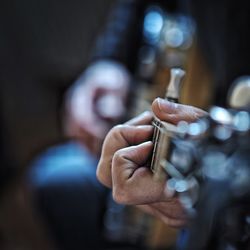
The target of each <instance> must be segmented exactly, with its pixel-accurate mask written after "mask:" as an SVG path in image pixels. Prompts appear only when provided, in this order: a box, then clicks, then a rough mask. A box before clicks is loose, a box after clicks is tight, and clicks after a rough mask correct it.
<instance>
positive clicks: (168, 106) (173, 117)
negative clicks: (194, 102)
mask: <svg viewBox="0 0 250 250" xmlns="http://www.w3.org/2000/svg"><path fill="white" fill-rule="evenodd" d="M152 110H153V112H154V114H155V115H156V116H157V117H158V118H159V119H160V120H162V121H166V122H170V123H173V124H175V125H176V124H177V123H178V122H180V121H187V122H194V121H196V120H197V119H198V118H200V117H202V116H205V115H206V114H207V113H206V112H205V111H203V110H201V109H199V108H195V107H192V106H188V105H183V104H177V103H173V102H169V101H167V100H165V99H161V98H157V99H155V100H154V102H153V103H152Z"/></svg>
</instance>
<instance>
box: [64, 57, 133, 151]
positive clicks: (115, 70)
mask: <svg viewBox="0 0 250 250" xmlns="http://www.w3.org/2000/svg"><path fill="white" fill-rule="evenodd" d="M129 82H130V76H129V73H128V72H127V71H126V69H125V68H124V67H123V66H122V65H120V64H118V63H114V62H111V61H100V62H97V63H95V64H93V65H91V66H90V67H89V68H88V69H87V70H86V71H85V72H84V73H83V75H82V76H81V77H80V78H79V79H78V80H77V82H76V83H75V84H74V85H73V87H72V88H71V90H70V92H69V94H68V96H67V98H66V110H67V118H66V125H65V127H66V133H67V135H69V136H71V137H72V136H73V137H76V138H80V139H81V141H82V142H83V143H84V144H85V146H87V147H88V148H89V150H90V151H91V152H93V153H98V152H99V148H100V145H101V142H102V140H103V139H104V137H105V135H106V133H107V131H108V130H109V129H110V128H111V127H112V126H113V125H114V124H115V123H117V122H118V121H119V120H120V119H121V117H122V116H123V115H124V113H125V111H126V98H127V95H128V90H129Z"/></svg>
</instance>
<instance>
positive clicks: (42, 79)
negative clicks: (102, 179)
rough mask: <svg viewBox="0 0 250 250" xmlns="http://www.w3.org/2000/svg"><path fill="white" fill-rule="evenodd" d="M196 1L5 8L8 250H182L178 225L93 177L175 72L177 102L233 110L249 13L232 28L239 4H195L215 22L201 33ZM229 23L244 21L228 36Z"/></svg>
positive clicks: (3, 181)
mask: <svg viewBox="0 0 250 250" xmlns="http://www.w3.org/2000/svg"><path fill="white" fill-rule="evenodd" d="M187 2H188V1H185V0H182V1H174V0H169V1H164V0H163V1H161V0H155V1H149V0H145V1H142V0H117V1H115V0H105V1H102V0H92V1H83V0H72V1H66V0H61V1H58V0H43V1H35V0H24V1H18V0H9V1H5V2H2V3H1V5H0V34H1V35H0V55H1V64H0V82H1V85H0V86H1V92H0V95H1V97H0V121H1V125H0V128H1V131H0V132H1V141H0V142H1V144H0V149H1V150H0V153H1V155H0V156H1V159H2V162H1V168H0V188H1V189H0V248H1V249H3V250H33V249H35V250H39V249H41V250H47V249H48V250H54V249H59V250H74V249H77V250H79V249H87V250H92V249H116V250H118V249H127V250H129V249H150V250H160V249H167V250H170V249H171V250H172V249H175V244H176V235H177V234H178V232H179V231H178V230H177V229H171V228H169V227H167V226H166V225H164V224H163V223H162V222H160V221H159V220H157V219H154V218H152V217H150V216H148V215H146V214H144V213H142V212H139V211H138V210H136V209H135V208H132V207H129V206H123V205H118V204H116V203H115V202H114V201H113V199H112V197H111V194H110V191H109V190H107V189H106V188H105V187H103V186H102V185H101V184H100V183H99V182H98V181H97V179H96V174H95V172H96V166H97V162H98V158H99V156H100V151H101V145H102V142H103V139H104V137H105V135H106V133H107V131H108V130H109V129H110V128H111V127H112V126H113V125H115V124H117V123H120V122H123V121H125V120H127V119H129V118H131V117H133V116H135V115H136V114H138V113H140V112H142V111H144V110H148V109H150V103H151V102H152V100H154V98H156V97H158V96H160V97H164V94H165V90H166V86H167V85H168V83H169V80H170V69H171V68H173V67H179V68H182V69H185V70H186V76H185V79H184V81H183V85H182V86H181V89H180V96H179V99H180V102H181V103H184V104H190V105H194V106H197V107H200V108H202V109H205V110H207V109H208V107H210V105H211V104H220V105H222V106H226V104H225V103H226V102H227V95H226V94H225V89H227V90H228V87H229V86H230V85H231V83H232V81H233V80H234V79H235V77H236V76H237V77H238V76H241V75H243V74H247V73H249V72H248V71H249V70H248V68H247V66H248V64H247V63H244V62H245V61H248V55H247V53H245V52H246V51H248V50H249V49H248V46H249V44H248V40H247V39H245V40H244V39H243V38H245V34H246V33H245V30H244V29H241V28H237V25H238V24H239V27H241V25H242V24H245V25H246V24H247V19H246V16H244V15H243V14H246V13H245V12H244V13H241V12H240V11H239V12H232V13H233V15H234V17H235V16H236V17H237V15H238V16H239V18H238V19H237V20H238V22H236V24H235V23H234V22H233V21H232V20H233V18H231V16H230V15H229V14H230V13H231V12H230V11H231V10H234V5H233V4H228V6H229V8H228V10H229V11H228V13H229V14H228V13H227V9H225V8H224V4H225V3H223V1H220V4H218V5H216V3H213V4H210V1H208V3H207V6H209V8H206V7H204V6H203V3H199V2H197V3H196V5H195V6H196V7H197V9H196V17H197V18H198V20H199V21H200V22H199V23H198V25H199V24H200V25H201V27H202V25H203V26H204V25H205V27H207V30H206V31H207V32H204V33H202V34H199V35H200V38H202V39H200V40H197V27H198V25H197V23H195V22H194V20H193V19H192V18H191V17H190V15H189V14H188V12H187V10H188V5H187ZM224 2H227V1H224ZM243 2H244V1H243ZM239 6H241V5H239ZM242 6H243V5H242ZM246 6H248V5H247V4H246ZM217 7H218V8H217ZM201 9H202V11H204V12H205V14H206V15H201V13H202V11H201ZM242 9H243V10H245V9H246V8H244V6H243V7H242ZM214 10H215V12H214ZM221 10H225V13H224V12H223V13H222V12H221ZM206 11H207V12H206ZM209 11H210V12H211V11H212V12H213V13H214V16H211V15H210V14H211V13H210V12H209ZM209 13H210V14H209ZM235 13H236V14H237V15H236V14H235ZM227 14H228V15H227ZM223 18H224V19H223ZM240 18H242V19H240ZM221 19H223V21H221ZM228 21H230V22H231V23H232V25H234V24H235V28H234V29H230V30H227V32H225V33H224V30H225V27H228V25H227V24H228ZM215 24H216V25H215ZM223 25H224V26H223ZM230 27H231V26H230ZM201 30H203V29H201ZM235 30H237V31H239V34H237V35H238V36H237V37H241V38H242V39H240V40H241V41H242V42H243V43H244V44H243V46H240V47H238V46H234V45H235V44H234V43H233V42H232V43H227V42H226V43H224V41H236V42H235V43H236V44H237V41H238V40H231V39H230V38H231V37H232V36H233V37H236V36H235V35H234V33H233V32H234V31H235ZM221 31H223V32H221ZM214 32H215V33H216V32H217V33H216V34H217V36H213V34H214ZM211 34H212V35H211ZM208 38H209V39H208ZM197 41H199V42H200V44H199V46H198V42H197ZM207 41H209V42H208V43H207ZM218 44H219V45H220V47H218V46H217V45H218ZM224 44H226V46H224ZM206 46H207V47H208V48H209V49H208V50H201V49H204V48H207V47H206ZM209 46H210V47H209ZM218 48H219V49H218ZM201 51H202V55H201ZM211 51H212V52H213V53H214V54H213V53H212V52H211ZM227 52H230V53H227ZM231 52H232V53H231ZM235 52H237V53H236V54H237V55H238V57H239V58H240V59H242V60H235ZM213 55H217V56H213ZM225 55H229V56H228V58H227V57H226V56H225ZM204 59H205V60H204ZM205 61H206V63H205ZM232 62H235V65H236V66H235V65H234V64H233V63H232ZM237 62H241V65H238V63H237ZM239 64H240V63H239ZM209 66H210V67H209ZM211 69H212V71H211ZM211 72H213V74H211ZM216 77H217V78H216ZM245 82H247V81H245ZM221 83H223V84H221ZM247 83H248V82H247ZM216 84H217V85H216ZM215 90H216V91H217V92H218V93H216V95H213V93H214V92H216V91H215ZM248 91H249V90H248ZM248 93H249V92H248ZM239 99H241V97H240V98H239ZM245 99H246V103H247V102H248V100H249V97H248V96H247V95H246V98H245ZM246 103H244V105H245V104H246ZM248 105H249V103H248ZM217 112H218V113H216V112H215V113H216V114H217V115H218V114H221V113H219V112H221V110H220V109H217ZM223 112H224V113H223V114H227V113H226V111H225V110H224V111H223ZM240 115H242V113H241V114H240ZM218 116H219V115H218ZM216 117H217V116H216ZM239 117H240V118H241V119H243V120H242V121H244V122H248V123H249V115H248V114H246V113H244V114H243V116H239ZM239 117H236V118H237V119H238V118H239ZM217 118H218V117H217ZM244 119H245V120H244ZM247 119H248V120H247ZM215 122H218V123H219V125H223V126H224V125H225V124H224V123H223V122H227V121H224V120H223V121H221V120H220V119H219V118H218V120H215ZM220 122H221V123H222V124H220ZM238 123H239V122H238ZM249 124H250V123H249ZM227 125H228V124H226V125H225V126H227ZM238 125H239V124H238ZM223 126H222V127H223ZM225 126H224V127H225ZM218 127H219V126H218ZM224 127H223V128H224ZM220 128H221V127H220ZM237 129H238V132H239V131H240V132H239V133H241V132H242V131H243V130H244V131H243V132H244V133H249V126H248V127H247V126H245V127H244V126H243V130H242V127H241V126H239V128H236V130H237ZM240 129H241V130H240ZM223 131H224V130H223ZM241 135H242V134H241ZM213 139H214V138H213ZM217 139H218V138H217ZM219 139H220V138H219ZM227 139H228V138H227ZM233 143H234V141H233ZM233 143H232V145H234V144H233ZM244 143H245V141H244ZM232 145H231V146H232ZM244 145H246V144H244ZM218 150H219V149H218ZM244 150H245V148H244ZM230 152H231V151H230ZM244 152H245V151H244ZM209 159H210V158H209ZM216 160H217V159H216Z"/></svg>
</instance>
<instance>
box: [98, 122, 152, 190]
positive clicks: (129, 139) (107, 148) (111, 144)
mask: <svg viewBox="0 0 250 250" xmlns="http://www.w3.org/2000/svg"><path fill="white" fill-rule="evenodd" d="M152 132H153V127H152V126H150V125H141V126H130V125H118V126H115V127H114V128H113V129H111V130H110V132H109V133H108V135H107V136H106V138H105V140H104V143H103V148H102V154H101V157H100V161H99V163H98V166H97V178H98V179H99V181H100V182H101V183H103V184H104V185H105V186H107V187H111V186H112V177H111V163H112V159H113V156H114V154H115V153H116V151H118V150H119V149H122V148H125V147H128V146H130V145H137V144H139V143H142V142H144V141H147V140H149V139H150V137H151V136H152Z"/></svg>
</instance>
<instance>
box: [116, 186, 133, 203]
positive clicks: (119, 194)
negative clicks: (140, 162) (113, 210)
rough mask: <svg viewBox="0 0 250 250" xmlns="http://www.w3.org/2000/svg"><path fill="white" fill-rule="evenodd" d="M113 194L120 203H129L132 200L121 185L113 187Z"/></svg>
mask: <svg viewBox="0 0 250 250" xmlns="http://www.w3.org/2000/svg"><path fill="white" fill-rule="evenodd" d="M112 195H113V199H114V201H115V202H117V203H118V204H124V205H125V204H129V203H130V202H129V201H130V199H129V196H128V194H127V192H126V191H125V190H124V189H122V188H120V187H115V188H113V192H112Z"/></svg>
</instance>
